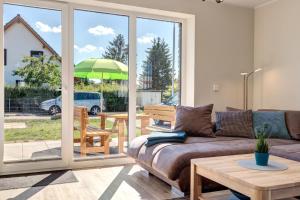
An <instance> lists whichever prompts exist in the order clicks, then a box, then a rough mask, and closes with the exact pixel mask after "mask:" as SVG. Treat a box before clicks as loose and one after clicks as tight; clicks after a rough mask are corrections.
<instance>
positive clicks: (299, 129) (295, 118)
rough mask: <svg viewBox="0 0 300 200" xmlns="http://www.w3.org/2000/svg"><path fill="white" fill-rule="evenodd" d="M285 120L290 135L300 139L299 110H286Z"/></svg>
mask: <svg viewBox="0 0 300 200" xmlns="http://www.w3.org/2000/svg"><path fill="white" fill-rule="evenodd" d="M285 120H286V125H287V128H288V130H289V133H290V135H291V137H292V138H293V139H295V140H300V111H286V112H285Z"/></svg>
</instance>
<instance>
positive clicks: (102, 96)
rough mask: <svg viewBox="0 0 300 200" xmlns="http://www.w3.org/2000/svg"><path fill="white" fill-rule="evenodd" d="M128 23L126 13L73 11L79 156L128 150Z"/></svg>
mask: <svg viewBox="0 0 300 200" xmlns="http://www.w3.org/2000/svg"><path fill="white" fill-rule="evenodd" d="M128 22H129V18H128V17H127V16H121V15H114V14H106V13H101V12H94V11H87V10H75V11H74V74H73V77H74V133H73V137H74V140H73V142H74V146H73V149H74V152H73V156H74V158H75V159H86V158H105V157H111V156H115V155H120V154H121V155H122V154H123V155H124V152H126V146H127V125H128V80H129V78H128V63H129V61H128V54H129V48H128Z"/></svg>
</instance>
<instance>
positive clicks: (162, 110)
mask: <svg viewBox="0 0 300 200" xmlns="http://www.w3.org/2000/svg"><path fill="white" fill-rule="evenodd" d="M144 112H145V114H147V115H149V116H150V118H151V119H153V120H159V121H164V122H170V124H171V127H170V128H165V127H161V126H159V125H151V126H149V127H147V129H148V130H150V131H170V129H173V128H174V127H175V121H176V106H166V105H145V106H144Z"/></svg>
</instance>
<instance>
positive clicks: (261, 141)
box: [255, 124, 270, 166]
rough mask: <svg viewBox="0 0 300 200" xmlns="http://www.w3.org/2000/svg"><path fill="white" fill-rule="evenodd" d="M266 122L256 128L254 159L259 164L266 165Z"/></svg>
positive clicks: (267, 146)
mask: <svg viewBox="0 0 300 200" xmlns="http://www.w3.org/2000/svg"><path fill="white" fill-rule="evenodd" d="M268 128H269V125H268V124H264V125H263V126H262V127H259V128H256V138H257V141H256V150H255V161H256V164H257V165H259V166H268V162H269V155H270V154H269V144H268V140H267V139H268V136H267V130H268Z"/></svg>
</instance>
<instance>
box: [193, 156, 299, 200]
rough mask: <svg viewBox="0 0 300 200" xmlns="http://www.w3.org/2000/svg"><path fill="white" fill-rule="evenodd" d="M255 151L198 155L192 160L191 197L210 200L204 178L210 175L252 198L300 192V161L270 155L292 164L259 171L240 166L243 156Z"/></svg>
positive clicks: (261, 199)
mask: <svg viewBox="0 0 300 200" xmlns="http://www.w3.org/2000/svg"><path fill="white" fill-rule="evenodd" d="M253 158H254V155H253V154H247V155H234V156H223V157H210V158H200V159H194V160H192V162H191V200H196V199H197V200H206V198H205V195H204V194H202V192H201V191H202V186H201V179H202V177H205V178H208V179H210V180H212V181H215V182H217V183H219V184H221V185H224V186H226V187H228V188H230V189H232V190H235V191H238V192H240V193H242V194H244V195H247V196H249V197H250V198H251V200H273V199H284V198H290V197H295V196H300V162H296V161H292V160H287V159H284V158H280V157H276V156H270V160H272V161H275V162H279V163H284V164H286V165H288V167H289V168H288V169H287V170H285V171H256V170H251V169H246V168H243V167H240V166H239V164H238V161H239V160H247V159H253Z"/></svg>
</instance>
